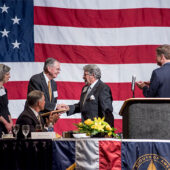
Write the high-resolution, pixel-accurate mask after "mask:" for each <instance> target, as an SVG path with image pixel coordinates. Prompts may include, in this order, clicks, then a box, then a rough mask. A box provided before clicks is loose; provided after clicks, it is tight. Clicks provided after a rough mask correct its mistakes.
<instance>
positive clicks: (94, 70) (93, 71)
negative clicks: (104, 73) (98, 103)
mask: <svg viewBox="0 0 170 170" xmlns="http://www.w3.org/2000/svg"><path fill="white" fill-rule="evenodd" d="M83 70H84V71H85V72H88V73H89V74H90V75H93V76H94V77H95V78H96V79H100V78H101V71H100V68H99V67H98V66H97V65H95V64H88V65H85V66H84V67H83Z"/></svg>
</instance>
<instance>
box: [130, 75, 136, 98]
mask: <svg viewBox="0 0 170 170" xmlns="http://www.w3.org/2000/svg"><path fill="white" fill-rule="evenodd" d="M135 81H136V76H135V75H132V87H131V90H132V92H133V98H134V97H135Z"/></svg>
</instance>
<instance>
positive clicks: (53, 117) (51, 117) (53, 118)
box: [46, 112, 61, 125]
mask: <svg viewBox="0 0 170 170" xmlns="http://www.w3.org/2000/svg"><path fill="white" fill-rule="evenodd" d="M60 116H61V114H58V113H56V114H53V113H52V112H51V113H50V115H49V119H48V118H46V123H47V125H49V124H50V122H51V123H52V124H55V123H56V122H57V120H58V119H59V118H60Z"/></svg>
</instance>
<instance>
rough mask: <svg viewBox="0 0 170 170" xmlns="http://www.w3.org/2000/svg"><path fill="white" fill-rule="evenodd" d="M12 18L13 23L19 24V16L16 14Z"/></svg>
mask: <svg viewBox="0 0 170 170" xmlns="http://www.w3.org/2000/svg"><path fill="white" fill-rule="evenodd" d="M11 20H13V24H19V21H20V20H21V19H19V18H17V16H15V18H12V19H11Z"/></svg>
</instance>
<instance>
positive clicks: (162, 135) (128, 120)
mask: <svg viewBox="0 0 170 170" xmlns="http://www.w3.org/2000/svg"><path fill="white" fill-rule="evenodd" d="M119 114H120V115H121V116H123V138H124V139H170V98H130V99H128V100H126V101H125V102H124V103H123V106H122V108H121V109H120V112H119Z"/></svg>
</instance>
